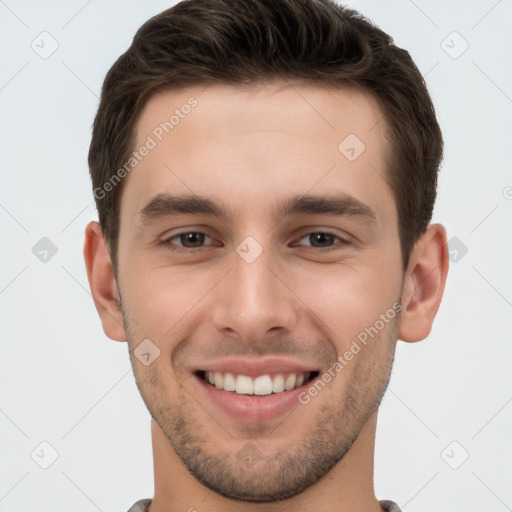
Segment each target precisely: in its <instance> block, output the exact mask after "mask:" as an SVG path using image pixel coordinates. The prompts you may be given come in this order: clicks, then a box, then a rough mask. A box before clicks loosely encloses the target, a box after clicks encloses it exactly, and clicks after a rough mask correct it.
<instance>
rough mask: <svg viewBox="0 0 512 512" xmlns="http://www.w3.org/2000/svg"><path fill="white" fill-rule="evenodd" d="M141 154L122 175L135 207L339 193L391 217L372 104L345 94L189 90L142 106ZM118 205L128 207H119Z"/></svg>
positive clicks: (295, 87) (299, 88) (274, 87)
mask: <svg viewBox="0 0 512 512" xmlns="http://www.w3.org/2000/svg"><path fill="white" fill-rule="evenodd" d="M145 146H146V147H150V149H149V150H146V151H144V153H145V156H144V157H143V158H141V159H140V161H138V162H137V164H136V167H134V168H133V170H132V171H131V172H130V173H129V175H128V176H127V181H128V183H126V184H125V189H126V196H127V198H126V201H127V202H129V203H130V204H131V205H132V206H133V207H134V208H139V209H140V207H142V206H143V205H144V202H145V201H147V199H148V198H150V197H152V196H155V195H157V194H160V193H165V192H171V193H187V194H191V193H192V194H197V195H204V196H215V195H222V198H223V200H224V202H225V201H226V200H228V201H231V202H232V203H238V206H239V207H242V208H243V207H244V205H246V204H247V203H248V201H249V202H251V204H253V205H254V206H256V205H258V204H261V205H262V206H263V205H264V203H265V200H269V199H271V198H272V199H275V198H276V197H277V196H278V195H279V194H284V193H289V194H301V193H302V194H303V193H306V192H308V191H311V190H313V189H314V192H316V193H325V192H329V191H333V190H335V189H336V190H337V189H339V191H340V192H344V193H349V194H351V195H354V196H355V197H359V198H360V199H361V200H363V201H365V200H366V201H365V202H369V203H373V204H374V205H379V203H382V204H380V205H379V206H380V207H381V208H382V207H383V206H386V201H387V202H388V203H389V202H391V203H392V204H389V205H388V209H389V210H390V211H389V212H388V213H389V214H393V213H394V212H393V208H394V201H393V197H392V191H391V189H390V187H389V184H388V180H387V179H386V164H385V162H386V158H385V156H386V153H385V152H386V148H387V142H386V139H385V125H384V121H383V116H382V112H381V109H380V107H379V105H378V103H377V101H376V100H375V99H374V98H373V97H372V96H371V95H370V94H368V93H365V92H362V91H360V90H356V89H349V88H346V87H345V88H336V89H334V88H324V87H319V86H315V85H310V84H309V85H308V84H297V83H296V84H292V83H283V82H277V83H266V84H260V85H258V86H251V87H234V86H226V85H210V86H206V87H205V86H200V87H199V86H194V87H190V88H185V89H178V90H166V91H163V92H160V93H158V94H156V95H154V96H153V97H151V98H150V99H149V101H148V102H147V103H146V105H145V107H144V109H143V110H142V112H141V114H140V117H139V120H138V123H137V126H136V143H135V148H134V149H135V151H139V153H140V152H141V151H140V149H142V148H143V147H145ZM123 202H125V199H123Z"/></svg>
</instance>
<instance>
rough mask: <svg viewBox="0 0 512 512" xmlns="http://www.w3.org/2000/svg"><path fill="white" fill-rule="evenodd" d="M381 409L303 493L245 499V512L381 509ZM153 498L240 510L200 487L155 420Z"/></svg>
mask: <svg viewBox="0 0 512 512" xmlns="http://www.w3.org/2000/svg"><path fill="white" fill-rule="evenodd" d="M376 422H377V413H374V414H373V415H372V416H371V417H370V419H369V420H368V421H367V422H366V425H365V426H364V427H363V429H362V430H361V433H360V435H359V437H358V438H357V440H356V441H355V442H354V443H353V444H352V446H351V448H350V450H349V451H348V452H347V453H346V455H345V456H344V457H343V459H342V460H341V461H340V462H338V464H336V465H335V466H334V467H333V468H332V470H331V471H330V472H329V473H328V474H327V475H325V476H324V477H323V478H321V479H320V480H319V481H317V482H316V483H315V484H314V485H312V486H311V487H309V488H308V489H306V490H305V491H304V492H302V493H301V494H299V495H297V496H295V497H293V498H290V499H288V500H283V501H279V502H269V503H250V502H244V503H243V509H244V510H246V511H247V512H293V511H297V510H315V512H333V511H336V512H349V511H350V512H363V511H364V512H382V510H383V509H382V508H381V507H380V505H379V502H378V501H377V499H376V497H375V493H374V488H373V457H374V447H375V430H376ZM151 434H152V442H153V457H154V473H155V496H154V498H153V500H152V502H151V505H150V508H149V512H178V511H180V512H183V511H190V512H194V511H196V512H209V511H216V512H238V511H239V510H240V502H239V501H237V500H232V499H229V498H225V497H224V496H221V495H219V494H217V493H214V492H212V491H211V490H210V489H208V488H207V487H205V486H204V485H202V484H201V483H200V482H199V481H197V480H196V479H195V477H194V476H193V475H191V474H190V473H189V471H188V469H187V468H186V466H185V465H184V464H183V462H182V461H181V459H180V458H179V457H178V456H177V455H176V453H175V452H174V450H173V448H172V446H171V445H170V443H169V440H168V439H167V437H166V435H165V434H164V432H163V431H162V430H161V428H160V427H159V425H158V424H157V423H156V421H155V420H154V419H152V420H151Z"/></svg>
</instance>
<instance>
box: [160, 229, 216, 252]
mask: <svg viewBox="0 0 512 512" xmlns="http://www.w3.org/2000/svg"><path fill="white" fill-rule="evenodd" d="M208 241H209V242H213V241H214V240H213V238H211V237H209V236H208V235H205V234H204V233H201V232H200V231H184V232H183V233H178V234H177V235H173V236H171V237H170V238H166V239H165V240H163V241H162V243H163V244H164V245H176V246H177V247H174V248H173V249H174V250H178V251H179V250H181V249H180V247H181V248H184V249H193V248H194V247H202V246H203V245H204V244H205V242H208Z"/></svg>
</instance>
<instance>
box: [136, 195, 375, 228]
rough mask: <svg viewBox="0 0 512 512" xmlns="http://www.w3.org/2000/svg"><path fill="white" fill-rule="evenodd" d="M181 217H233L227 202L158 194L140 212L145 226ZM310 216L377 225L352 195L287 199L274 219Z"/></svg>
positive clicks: (299, 196) (364, 207)
mask: <svg viewBox="0 0 512 512" xmlns="http://www.w3.org/2000/svg"><path fill="white" fill-rule="evenodd" d="M179 214H185V215H187V214H189V215H212V216H215V217H218V218H220V219H223V220H227V219H228V218H229V216H230V215H229V210H228V208H227V207H226V206H225V205H224V204H223V203H217V202H214V201H212V200H211V199H208V198H206V197H201V196H197V195H179V196H178V195H172V194H158V195H156V196H155V197H153V198H152V199H150V200H149V202H148V203H147V204H146V205H145V206H144V208H142V209H141V210H140V211H139V212H138V215H139V217H140V220H141V223H142V224H149V223H151V222H154V221H156V220H159V219H162V218H166V217H169V216H172V215H179ZM308 214H309V215H321V214H324V215H332V216H349V217H356V218H359V219H361V221H363V222H364V223H366V224H368V225H370V226H374V225H376V224H377V214H376V212H375V211H374V210H373V209H372V208H370V207H369V206H368V205H366V204H364V203H363V202H361V201H360V200H359V199H356V198H355V197H353V196H351V195H348V194H338V195H327V196H326V195H296V196H292V197H290V198H288V199H287V200H285V201H284V203H282V204H281V205H280V206H279V207H278V208H277V209H275V210H274V216H275V217H276V218H277V219H279V220H280V219H282V218H284V217H289V216H293V215H308Z"/></svg>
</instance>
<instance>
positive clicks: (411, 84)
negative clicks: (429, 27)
mask: <svg viewBox="0 0 512 512" xmlns="http://www.w3.org/2000/svg"><path fill="white" fill-rule="evenodd" d="M275 80H299V81H305V82H308V83H314V84H318V85H320V86H331V87H341V86H347V85H348V86H354V87H358V88H360V89H362V90H364V91H367V92H368V93H370V94H372V95H373V96H374V97H375V98H376V99H377V101H378V102H379V105H380V106H381V108H382V111H383V113H384V120H385V125H386V127H387V130H386V131H387V137H388V140H389V145H390V146H389V147H390V152H389V155H388V157H387V162H386V163H387V177H386V179H387V181H388V183H389V184H390V186H391V188H392V191H393V194H394V198H395V201H396V205H397V210H398V227H399V234H400V244H401V252H402V264H403V269H404V270H405V269H406V268H407V265H408V262H409V257H410V253H411V250H412V248H413V247H414V244H415V243H416V241H417V240H418V239H419V237H420V236H421V235H422V234H423V233H424V232H425V230H426V228H427V227H428V224H429V222H430V220H431V217H432V211H433V208H434V202H435V198H436V193H437V174H438V169H439V165H440V163H441V159H442V152H443V139H442V134H441V130H440V128H439V125H438V123H437V120H436V116H435V111H434V107H433V105H432V101H431V99H430V96H429V94H428V91H427V88H426V85H425V82H424V80H423V77H422V76H421V73H420V72H419V70H418V68H417V67H416V65H415V64H414V62H413V61H412V59H411V57H410V55H409V53H408V52H407V51H405V50H403V49H401V48H398V47H397V46H395V45H394V44H393V39H392V38H391V37H390V36H389V35H388V34H386V33H385V32H383V31H382V30H380V29H379V28H378V27H376V26H375V25H373V24H372V23H371V22H370V21H369V20H367V19H366V18H364V17H363V16H362V15H361V14H359V13H358V12H356V11H354V10H351V9H347V8H345V7H342V6H340V5H337V4H336V3H334V2H333V1H332V0H184V1H182V2H180V3H178V4H176V5H175V6H174V7H172V8H170V9H167V10H165V11H163V12H162V13H160V14H158V15H156V16H154V17H152V18H150V19H149V20H148V21H147V22H146V23H144V24H143V25H142V26H141V27H140V28H139V30H138V31H137V33H136V35H135V37H134V39H133V42H132V44H131V46H130V47H129V48H128V50H127V51H126V52H125V53H124V54H123V55H121V56H120V57H119V58H118V59H117V61H116V62H115V64H114V65H113V66H112V67H111V69H110V70H109V72H108V73H107V76H106V78H105V81H104V83H103V88H102V91H101V100H100V104H99V107H98V112H97V114H96V117H95V120H94V126H93V132H92V140H91V145H90V148H89V168H90V173H91V177H92V183H93V190H94V195H95V198H96V206H97V209H98V214H99V221H100V224H101V227H102V230H103V234H104V236H105V240H106V242H107V244H108V246H109V250H110V255H111V258H112V262H113V265H114V268H116V260H117V245H118V236H119V225H120V219H119V205H120V197H121V192H122V185H123V183H119V185H118V186H115V187H112V189H111V190H110V191H109V192H108V194H105V193H102V194H101V197H98V193H97V191H98V190H103V189H102V186H103V185H104V184H105V183H107V182H108V180H109V179H111V177H112V175H113V174H114V173H115V171H116V170H117V169H119V168H120V167H121V166H122V165H123V163H124V162H126V161H127V159H128V158H129V155H130V154H131V152H133V150H134V147H133V146H134V143H135V132H136V124H137V121H138V118H139V114H140V112H141V110H142V108H143V106H144V105H145V103H146V102H147V101H148V99H149V98H150V97H151V96H153V95H154V94H155V93H156V92H159V91H161V90H163V89H176V88H180V87H186V86H193V85H201V84H205V85H206V84H214V83H215V84H228V85H235V86H236V85H240V86H242V85H248V84H249V85H250V84H258V83H261V82H264V81H275Z"/></svg>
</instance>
